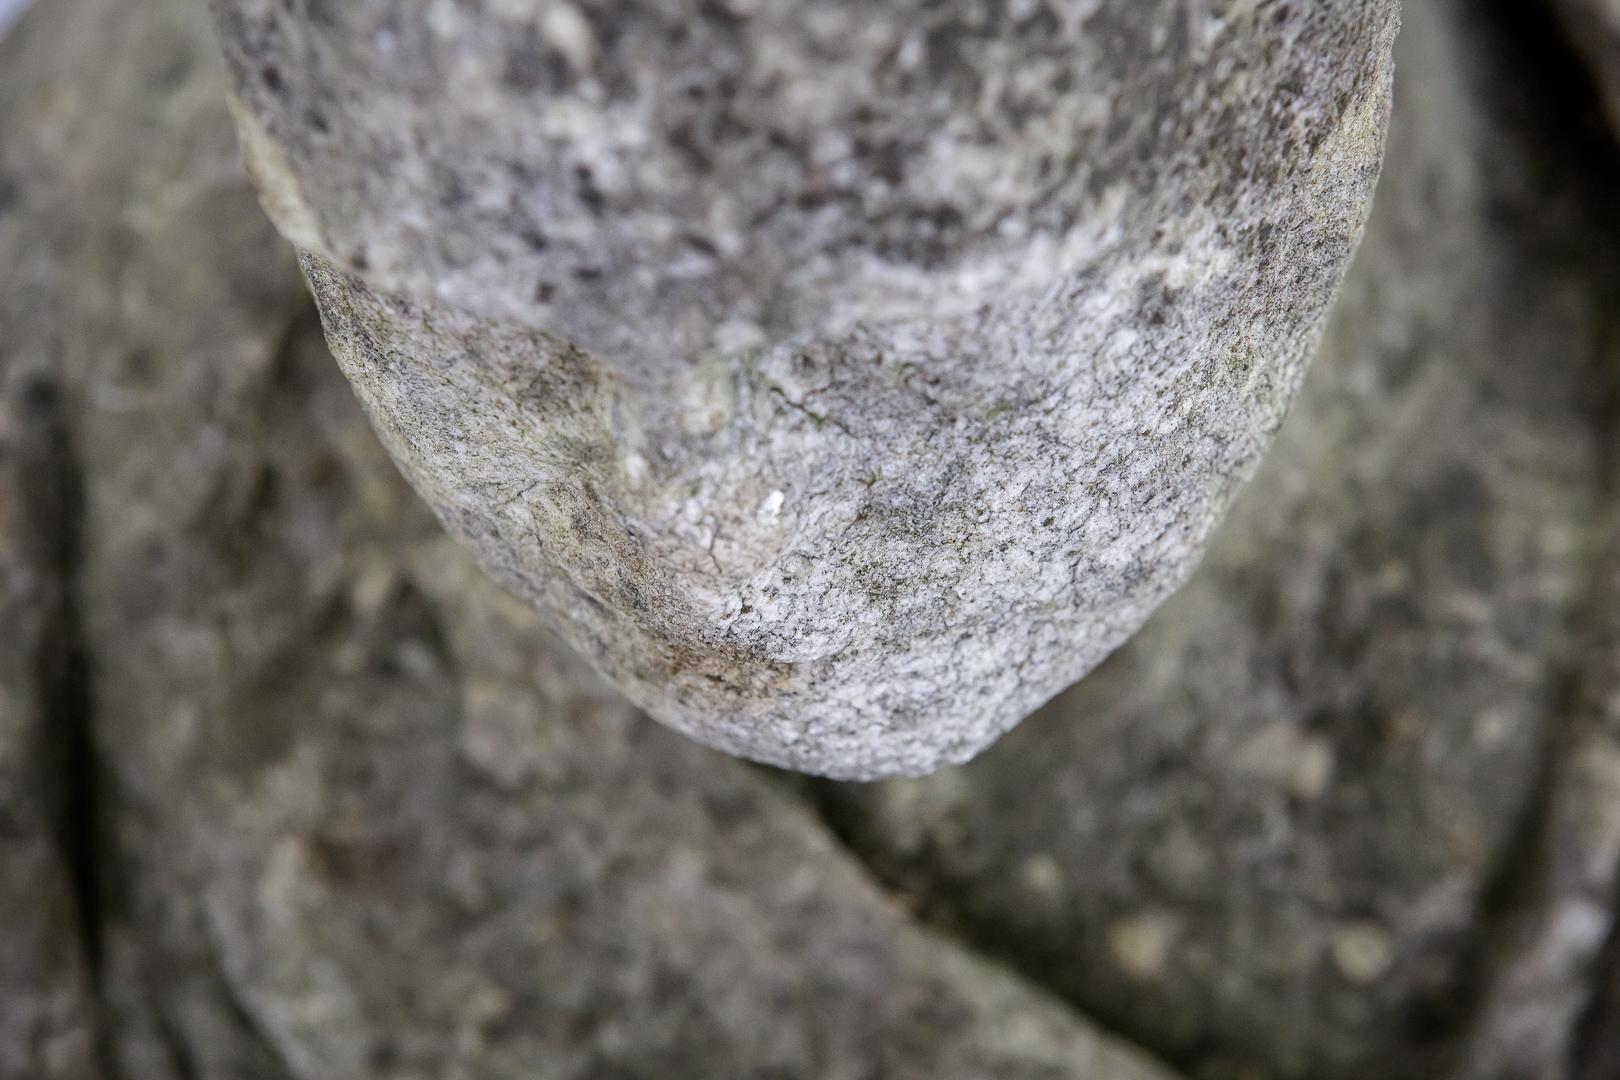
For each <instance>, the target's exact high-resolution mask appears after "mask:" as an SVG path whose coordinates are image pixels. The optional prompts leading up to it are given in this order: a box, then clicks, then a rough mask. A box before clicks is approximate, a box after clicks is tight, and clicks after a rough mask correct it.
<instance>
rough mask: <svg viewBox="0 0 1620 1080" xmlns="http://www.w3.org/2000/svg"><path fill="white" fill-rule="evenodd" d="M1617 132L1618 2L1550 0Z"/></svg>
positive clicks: (1619, 118) (1619, 114) (1619, 103)
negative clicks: (1566, 29)
mask: <svg viewBox="0 0 1620 1080" xmlns="http://www.w3.org/2000/svg"><path fill="white" fill-rule="evenodd" d="M1553 6H1554V7H1555V8H1557V9H1558V13H1559V15H1560V16H1562V18H1563V20H1564V24H1565V26H1566V27H1567V28H1568V31H1569V41H1570V44H1571V45H1572V46H1573V47H1574V48H1575V51H1576V52H1578V53H1580V54H1581V57H1582V59H1584V60H1585V61H1586V64H1587V67H1588V68H1590V69H1591V72H1592V77H1593V78H1594V79H1596V80H1597V83H1598V88H1599V90H1600V91H1601V92H1602V94H1603V97H1604V100H1605V104H1606V105H1607V107H1608V110H1609V117H1610V119H1611V120H1612V121H1613V123H1614V125H1615V127H1616V129H1617V130H1620V0H1553Z"/></svg>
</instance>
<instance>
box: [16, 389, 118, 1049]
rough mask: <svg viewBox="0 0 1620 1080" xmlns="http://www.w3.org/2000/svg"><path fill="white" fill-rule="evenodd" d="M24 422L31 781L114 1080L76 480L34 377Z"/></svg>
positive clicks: (52, 408) (55, 403) (26, 393)
mask: <svg viewBox="0 0 1620 1080" xmlns="http://www.w3.org/2000/svg"><path fill="white" fill-rule="evenodd" d="M22 407H23V409H24V410H25V412H26V414H27V417H28V427H29V438H28V445H27V447H26V451H25V453H26V458H27V469H26V474H27V483H26V485H25V490H24V492H23V497H24V500H25V504H26V507H27V510H26V513H27V516H28V518H29V520H30V521H31V522H32V526H33V530H34V535H33V542H34V543H35V544H37V545H38V547H37V551H38V552H39V556H40V565H41V570H42V571H43V572H44V573H45V574H46V575H47V577H48V580H49V581H50V589H49V597H50V599H49V601H48V610H47V612H46V615H45V620H44V624H43V626H42V631H41V634H40V637H39V642H38V651H37V653H36V655H35V657H34V661H33V663H34V674H35V678H36V680H37V685H38V687H39V693H40V701H41V711H42V714H43V716H42V720H43V723H42V745H41V746H40V748H39V753H40V758H41V761H40V765H41V768H40V778H41V786H42V794H43V801H44V805H45V809H46V812H47V817H48V820H49V823H50V828H51V833H52V842H53V844H54V845H55V848H56V851H57V855H58V858H59V859H60V860H61V863H62V865H63V867H64V868H65V870H66V873H67V877H68V881H69V884H70V887H71V889H72V893H73V898H74V917H75V919H76V921H77V930H78V940H79V946H80V949H81V950H82V952H83V957H84V963H85V967H86V971H87V974H88V978H89V986H90V996H91V1005H92V1008H93V1009H94V1010H95V1014H96V1015H95V1017H94V1023H95V1052H96V1056H97V1060H98V1064H99V1066H100V1068H101V1072H102V1075H103V1076H104V1077H107V1078H109V1080H111V1078H114V1077H116V1076H117V1075H118V1070H117V1068H116V1061H115V1057H116V1055H115V1054H114V1052H113V1046H112V1039H111V1034H110V1032H109V1031H108V1030H107V1025H106V1023H105V1018H106V1016H107V1011H108V1010H107V1008H106V1006H105V996H104V993H103V989H104V978H103V977H104V972H105V962H104V958H105V949H104V936H103V933H102V921H101V919H102V913H103V899H104V885H105V871H104V867H105V862H104V858H103V856H104V854H105V851H104V844H103V843H102V836H103V835H104V833H103V818H102V813H103V807H102V805H101V792H102V791H103V790H104V785H103V784H102V770H101V765H100V762H99V760H98V757H97V753H96V747H95V738H94V731H93V724H92V721H93V715H94V691H93V674H92V665H91V660H90V651H89V647H88V644H87V642H86V639H85V634H84V626H83V620H82V615H81V611H82V608H81V598H80V595H79V591H80V587H81V575H80V569H81V566H82V563H83V555H84V537H83V525H84V516H85V507H84V478H83V473H82V470H81V468H80V463H79V460H78V454H77V449H76V446H75V442H74V438H73V431H72V427H71V425H70V423H69V420H68V406H67V402H66V394H65V391H64V390H63V388H62V386H61V385H60V384H59V383H58V381H57V380H56V379H55V378H53V377H49V376H46V375H43V374H38V375H35V376H33V377H32V378H31V379H29V380H28V381H27V382H26V383H25V384H24V386H23V387H22Z"/></svg>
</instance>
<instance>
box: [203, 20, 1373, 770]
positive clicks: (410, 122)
mask: <svg viewBox="0 0 1620 1080" xmlns="http://www.w3.org/2000/svg"><path fill="white" fill-rule="evenodd" d="M213 8H214V11H215V14H216V19H217V22H218V24H219V29H220V33H221V38H222V41H223V43H224V47H225V52H226V55H227V59H228V61H229V66H230V69H231V73H232V76H233V84H234V88H235V95H236V100H235V108H234V111H235V113H236V115H237V118H238V122H239V126H240V127H241V130H242V137H243V146H244V150H245V152H246V154H247V157H248V161H249V165H250V168H251V169H252V171H253V173H254V175H255V178H256V180H257V182H258V185H259V188H260V191H261V193H262V195H263V197H264V202H265V205H266V208H267V209H268V210H269V212H270V213H271V215H272V217H273V218H274V219H275V220H276V221H277V223H278V225H279V226H280V227H281V229H282V231H283V232H284V233H285V234H286V235H287V236H288V237H289V238H290V239H292V240H294V241H295V242H296V243H298V244H299V245H300V246H302V247H303V248H304V249H305V250H306V252H307V254H306V260H305V266H306V270H307V272H308V275H309V277H310V280H311V282H312V283H313V285H314V288H315V292H316V295H317V298H318V299H319V301H320V303H321V306H322V311H323V316H324V319H325V322H326V328H327V332H328V335H329V338H330V340H331V342H332V344H333V346H334V350H335V352H336V354H337V356H338V359H339V362H340V363H341V364H342V365H343V368H344V370H345V372H346V373H347V375H348V376H349V378H350V381H351V382H352V383H353V384H354V386H355V387H356V389H357V390H358V391H359V394H360V396H361V398H362V400H363V401H364V402H365V403H366V406H367V408H368V409H369V411H370V413H371V416H372V418H373V420H374V422H375V423H376V424H377V426H378V428H379V430H380V431H381V432H382V434H383V437H384V441H385V442H386V443H387V444H388V446H389V447H390V450H391V451H392V452H393V454H394V455H395V457H396V458H397V459H398V460H399V462H400V463H401V465H402V467H403V468H404V470H405V471H406V473H407V475H408V476H409V477H410V479H411V480H412V482H413V483H414V484H415V485H416V487H417V488H418V490H420V491H421V492H422V493H423V494H424V495H425V496H426V497H427V499H428V501H429V502H430V503H431V504H432V505H433V506H434V508H435V510H436V511H437V512H438V514H439V515H440V517H441V518H442V520H444V521H445V523H446V524H447V525H448V526H449V527H450V529H451V531H452V532H453V533H454V534H456V535H457V536H459V537H460V538H462V539H463V540H465V541H467V542H468V543H470V544H471V545H472V547H473V548H474V549H475V550H476V551H477V552H478V554H479V555H480V557H481V558H482V560H483V561H484V563H485V564H486V565H487V566H488V567H489V568H490V569H491V570H492V571H493V572H494V573H495V574H496V575H497V576H498V577H499V578H500V579H502V580H503V581H504V582H505V583H507V584H508V585H509V586H511V587H512V588H514V589H515V590H516V591H517V592H518V593H520V594H521V595H523V596H524V597H526V598H527V599H529V600H531V601H533V602H534V603H535V604H536V605H537V606H538V607H539V608H540V609H541V611H542V612H543V613H544V615H545V617H546V618H547V620H548V621H549V622H550V623H551V624H552V625H554V626H555V627H556V628H558V629H559V630H560V632H561V633H562V634H563V635H564V637H565V638H567V640H569V641H570V642H571V643H572V644H573V645H574V646H575V647H576V648H578V649H580V650H581V652H583V653H584V654H585V655H587V656H588V657H589V658H591V659H592V660H593V661H594V662H595V663H596V665H597V666H598V667H599V668H600V669H602V670H603V671H605V672H606V674H607V675H608V676H609V677H610V678H611V679H612V681H613V682H614V683H615V684H617V685H618V686H619V687H620V688H621V689H623V690H624V691H625V692H626V693H627V694H628V695H629V696H630V697H631V698H632V699H633V700H635V701H636V702H637V703H638V704H640V705H642V706H643V707H645V708H646V709H647V710H648V711H650V712H651V713H652V714H653V715H654V716H655V717H657V718H658V719H660V720H662V721H664V722H665V723H668V724H670V725H672V726H674V727H676V728H678V729H679V730H681V731H683V732H686V733H687V734H689V735H693V736H695V737H697V738H698V739H700V740H702V741H704V742H707V743H709V744H711V745H713V746H717V747H720V748H722V749H725V750H728V751H731V752H734V753H738V754H743V755H746V756H750V757H753V758H757V759H760V760H764V761H768V762H771V763H774V764H779V765H785V766H788V767H792V768H795V769H800V770H805V771H811V772H819V773H826V774H832V775H838V776H842V777H853V778H868V777H875V776H881V775H890V774H896V773H907V774H913V773H920V772H926V771H928V770H930V769H932V768H934V767H937V766H938V765H940V764H941V763H943V762H946V761H961V760H964V759H966V758H968V757H970V756H972V755H973V754H974V753H976V752H977V751H979V750H981V749H982V748H983V747H985V746H986V745H987V744H988V743H990V742H991V741H992V740H993V739H994V738H996V737H997V736H998V735H999V734H1001V733H1002V732H1004V731H1006V730H1007V729H1008V728H1010V727H1011V726H1012V725H1014V724H1015V723H1017V722H1018V720H1020V719H1021V718H1022V717H1023V716H1024V715H1026V714H1027V713H1028V712H1029V711H1030V710H1032V709H1033V708H1035V707H1036V706H1038V705H1039V704H1041V703H1042V702H1044V701H1045V700H1047V699H1048V698H1049V697H1051V696H1052V695H1053V694H1054V693H1056V692H1057V691H1059V690H1060V689H1062V688H1063V687H1064V686H1066V685H1068V684H1069V683H1071V682H1073V681H1074V680H1075V679H1077V678H1078V677H1080V676H1081V675H1082V674H1084V673H1085V672H1086V671H1087V670H1089V669H1090V668H1091V667H1092V666H1094V665H1095V664H1096V663H1097V662H1098V661H1099V660H1100V659H1101V658H1102V657H1103V656H1105V655H1106V654H1107V653H1108V652H1109V651H1110V650H1112V649H1113V648H1115V647H1116V646H1117V645H1119V644H1120V642H1121V641H1123V640H1124V639H1125V637H1126V636H1127V635H1129V634H1130V633H1131V632H1132V631H1134V630H1135V629H1136V628H1137V627H1138V626H1139V625H1140V624H1141V622H1142V621H1143V620H1144V619H1145V618H1146V616H1147V615H1148V613H1149V612H1150V611H1151V610H1152V609H1153V608H1154V607H1155V606H1157V605H1158V604H1159V603H1160V602H1161V601H1162V600H1163V599H1164V598H1165V596H1167V595H1168V594H1169V593H1170V592H1171V591H1172V590H1173V589H1174V588H1175V587H1176V586H1177V585H1179V584H1180V583H1181V582H1182V581H1183V580H1184V578H1185V577H1186V576H1187V574H1188V573H1189V572H1190V571H1191V569H1192V567H1193V565H1194V563H1195V562H1196V561H1197V559H1198V557H1199V555H1200V553H1201V551H1202V549H1203V544H1204V541H1205V539H1206V538H1207V536H1208V535H1209V533H1210V532H1211V530H1212V529H1213V527H1214V525H1215V523H1216V522H1217V521H1218V520H1219V518H1220V517H1221V515H1222V514H1223V512H1224V510H1225V508H1226V506H1227V504H1228V502H1229V501H1230V499H1231V498H1232V496H1233V495H1234V494H1235V493H1236V491H1237V489H1238V488H1239V486H1240V484H1241V482H1242V481H1243V479H1244V478H1245V477H1246V476H1247V475H1248V474H1249V472H1250V471H1251V470H1252V468H1253V466H1254V465H1255V463H1256V462H1257V461H1258V459H1259V457H1260V455H1261V453H1262V451H1263V450H1264V447H1265V446H1266V444H1267V442H1268V441H1269V438H1270V435H1271V433H1272V431H1273V430H1274V429H1275V427H1276V426H1277V424H1278V423H1279V422H1280V420H1281V417H1282V415H1283V412H1284V410H1285V408H1286V406H1287V404H1288V402H1289V400H1290V398H1291V397H1292V395H1293V392H1294V390H1295V388H1296V386H1297V384H1298V382H1299V379H1300V377H1301V375H1302V373H1303V370H1304V366H1305V364H1306V361H1307V358H1308V356H1309V354H1310V353H1311V351H1312V349H1313V348H1314V346H1315V343H1316V340H1317V336H1318V332H1319V330H1320V328H1321V325H1322V322H1323V319H1324V318H1325V315H1326V312H1327V309H1328V306H1329V302H1330V300H1331V298H1332V296H1333V293H1334V291H1335V289H1336V287H1337V285H1338V283H1339V280H1340V278H1341V275H1342V272H1343V269H1344V266H1345V265H1346V262H1347V261H1348V259H1349V256H1350V254H1351V251H1352V248H1353V247H1354V244H1355V241H1356V239H1357V238H1358V236H1359V233H1360V229H1361V226H1362V222H1363V219H1364V214H1365V210H1366V206H1367V202H1368V197H1369V194H1370V192H1371V188H1372V184H1373V181H1374V178H1375V175H1376V172H1377V165H1378V161H1379V156H1380V152H1381V148H1382V139H1383V129H1384V121H1385V113H1386V106H1387V93H1388V84H1389V78H1390V63H1389V55H1388V49H1389V46H1390V42H1391V39H1392V37H1393V35H1394V31H1395V22H1396V4H1395V2H1394V0H1324V2H1319V3H1313V4H1309V5H1302V4H1288V3H1281V2H1276V0H1234V2H1230V3H1212V4H1203V5H1199V6H1198V7H1197V8H1196V9H1193V8H1189V7H1188V6H1187V5H1185V4H1182V3H1180V2H1171V0H1154V2H1142V0H1130V2H1125V0H1119V2H1099V0H1013V2H1006V3H1002V2H995V3H991V2H987V0H951V2H948V3H943V4H940V3H930V4H925V3H922V2H921V0H894V2H890V3H885V4H881V5H872V4H867V3H854V2H839V0H823V2H818V3H810V4H806V3H800V2H790V0H753V2H747V3H743V2H740V0H704V2H697V0H692V2H686V3H677V4H652V3H636V2H625V0H593V2H590V3H579V4H572V3H564V2H557V0H548V2H544V3H541V2H537V0H506V2H502V3H498V4H496V3H487V4H481V5H480V4H469V3H463V2H458V0H438V2H435V3H429V4H422V5H410V6H406V7H401V6H400V5H398V4H395V3H392V2H388V0H364V2H353V3H344V4H336V3H303V4H293V5H287V4H281V3H270V2H268V0H217V2H216V3H215V4H214V5H213Z"/></svg>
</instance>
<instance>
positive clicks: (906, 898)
mask: <svg viewBox="0 0 1620 1080" xmlns="http://www.w3.org/2000/svg"><path fill="white" fill-rule="evenodd" d="M755 767H756V768H758V769H759V770H760V771H761V772H762V773H764V774H765V776H766V777H767V778H768V779H770V780H771V781H772V782H773V783H774V784H775V785H776V786H777V787H778V788H779V789H781V790H783V791H784V792H786V793H787V794H789V795H790V796H792V797H795V798H797V799H799V800H800V801H801V802H802V803H803V804H804V805H805V806H806V807H807V808H808V809H809V810H810V812H811V813H812V814H814V815H815V817H816V819H817V820H818V821H820V822H821V825H822V827H823V828H824V829H825V830H826V832H827V835H828V836H829V837H831V838H832V839H833V840H835V841H836V842H837V843H838V846H839V847H840V848H841V849H842V850H843V852H844V854H845V855H847V856H848V857H849V859H850V860H851V861H852V862H854V863H855V864H856V865H857V866H859V867H860V868H861V870H862V871H864V872H865V874H866V877H867V880H868V881H870V882H871V884H872V887H873V888H874V889H876V890H878V891H879V892H881V893H883V894H884V895H885V896H888V897H891V898H892V899H893V900H894V906H895V907H896V908H897V909H898V910H900V911H903V912H905V914H906V916H907V919H908V921H910V922H912V923H914V924H915V925H917V926H918V927H920V928H921V929H923V930H924V931H926V932H927V933H930V934H932V935H934V936H935V937H937V938H942V939H944V940H946V941H948V942H949V943H950V944H952V945H954V946H956V947H957V948H959V949H961V950H962V951H964V952H967V953H969V954H971V955H972V956H973V957H974V958H975V959H977V960H979V961H980V962H981V963H984V964H987V965H989V966H990V967H993V968H996V969H998V970H1001V971H1005V972H1007V973H1008V974H1010V975H1011V976H1012V977H1014V978H1016V979H1017V980H1018V981H1019V982H1020V983H1022V984H1023V985H1024V986H1026V987H1028V988H1029V990H1030V992H1031V993H1034V994H1037V995H1039V996H1040V997H1042V998H1044V999H1045V1000H1047V1001H1048V1002H1050V1003H1052V1004H1054V1005H1056V1006H1057V1007H1059V1008H1061V1009H1063V1010H1064V1011H1065V1012H1067V1013H1068V1014H1069V1015H1071V1016H1073V1017H1074V1018H1075V1019H1076V1020H1078V1021H1079V1022H1081V1023H1083V1024H1085V1025H1086V1026H1088V1027H1090V1028H1092V1029H1093V1030H1095V1031H1097V1032H1098V1033H1100V1034H1102V1035H1104V1036H1106V1037H1107V1038H1109V1039H1111V1040H1113V1041H1114V1042H1116V1043H1119V1044H1120V1045H1122V1046H1128V1047H1130V1048H1131V1050H1133V1051H1134V1052H1135V1053H1137V1054H1139V1055H1141V1056H1142V1057H1143V1058H1145V1059H1147V1060H1149V1061H1151V1062H1153V1063H1154V1064H1155V1065H1157V1066H1158V1067H1159V1068H1160V1069H1162V1070H1164V1071H1165V1072H1166V1073H1169V1074H1173V1075H1179V1074H1181V1073H1182V1072H1183V1071H1184V1070H1183V1068H1182V1067H1181V1066H1180V1065H1178V1064H1177V1063H1176V1062H1174V1061H1172V1060H1171V1059H1170V1058H1169V1057H1167V1056H1166V1055H1165V1054H1164V1053H1163V1052H1162V1051H1161V1050H1160V1049H1159V1048H1157V1047H1154V1046H1153V1045H1151V1044H1149V1043H1144V1042H1143V1041H1142V1040H1140V1039H1139V1038H1137V1037H1136V1035H1135V1034H1133V1033H1131V1032H1127V1031H1124V1030H1121V1029H1120V1028H1118V1027H1116V1026H1114V1025H1112V1024H1109V1023H1107V1022H1106V1021H1105V1020H1103V1019H1102V1018H1100V1017H1098V1016H1096V1015H1094V1014H1093V1013H1092V1012H1090V1011H1089V1010H1087V1008H1086V1007H1085V1005H1084V1004H1083V1003H1081V1002H1078V1001H1076V1000H1075V999H1074V997H1073V995H1071V994H1069V993H1068V992H1066V991H1065V989H1064V988H1063V987H1061V986H1059V985H1057V984H1055V983H1054V982H1053V981H1052V980H1051V979H1050V978H1049V977H1047V975H1046V973H1045V972H1044V971H1042V970H1040V969H1038V968H1035V967H1032V966H1030V965H1028V964H1024V963H1021V962H1020V959H1019V955H1020V954H1019V950H1017V949H1014V948H1011V947H1004V946H1003V945H1002V944H1001V943H999V942H998V941H997V940H996V939H995V936H994V935H992V934H986V933H984V932H983V928H981V927H977V926H971V925H967V924H965V923H964V921H963V919H962V918H961V916H960V914H959V913H958V912H957V911H956V910H955V909H954V908H953V907H952V906H951V905H950V904H949V903H946V902H944V901H942V900H940V899H939V898H937V897H930V896H917V895H914V894H913V893H911V892H909V891H908V890H907V889H905V888H904V887H903V886H901V885H900V884H899V883H898V882H896V881H894V880H893V879H891V877H890V876H889V874H888V872H887V870H886V868H885V867H884V866H883V865H882V864H881V862H879V861H877V860H874V859H872V858H870V857H869V852H870V850H871V848H870V846H869V845H868V844H866V843H865V842H863V841H862V839H861V823H860V821H859V820H858V818H859V815H858V814H857V813H856V812H854V811H853V810H852V809H851V808H850V807H849V806H847V805H845V804H844V803H843V802H841V801H840V800H839V799H838V798H837V797H836V795H835V791H836V789H837V788H838V786H840V785H841V784H842V783H843V782H841V781H832V780H822V779H819V778H816V777H810V776H805V775H802V774H799V773H792V772H787V771H784V770H781V769H776V768H773V767H771V766H768V765H758V766H755Z"/></svg>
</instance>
